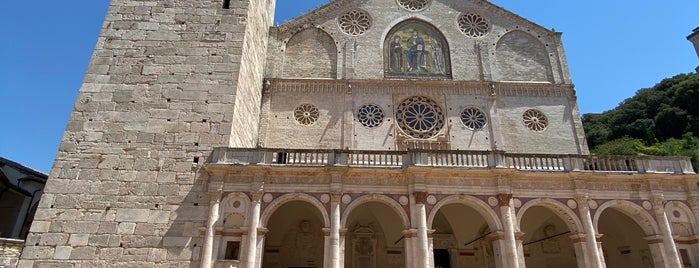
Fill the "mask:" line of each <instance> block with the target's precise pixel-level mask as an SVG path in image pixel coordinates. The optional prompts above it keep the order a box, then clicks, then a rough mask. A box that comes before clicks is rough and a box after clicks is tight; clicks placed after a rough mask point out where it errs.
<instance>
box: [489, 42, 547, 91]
mask: <svg viewBox="0 0 699 268" xmlns="http://www.w3.org/2000/svg"><path fill="white" fill-rule="evenodd" d="M495 66H496V70H497V71H496V73H495V74H494V75H495V77H494V80H495V81H537V82H543V81H545V82H553V73H552V70H551V61H550V60H549V57H548V53H547V52H546V47H545V46H544V44H542V43H541V42H540V41H539V40H537V39H536V38H534V36H532V35H530V34H528V33H525V32H522V31H512V32H509V33H507V34H505V35H504V36H503V37H502V38H500V40H498V43H497V46H496V47H495Z"/></svg>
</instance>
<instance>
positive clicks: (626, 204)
mask: <svg viewBox="0 0 699 268" xmlns="http://www.w3.org/2000/svg"><path fill="white" fill-rule="evenodd" d="M608 208H613V209H617V210H618V211H619V212H621V213H623V214H624V215H626V216H628V217H629V218H631V219H632V220H633V221H634V222H636V224H638V226H639V227H641V229H642V230H643V232H644V233H645V234H646V235H655V234H659V233H660V231H659V229H658V223H657V222H655V219H654V218H653V217H652V216H651V215H650V214H648V212H647V211H646V210H645V209H643V208H642V207H640V206H639V205H636V204H634V203H632V202H630V201H627V200H610V201H607V202H605V203H604V204H602V205H601V206H599V208H597V211H596V212H595V217H594V218H593V220H592V221H593V222H592V223H593V225H594V226H595V232H597V233H599V218H600V216H601V215H602V212H604V211H605V210H606V209H608Z"/></svg>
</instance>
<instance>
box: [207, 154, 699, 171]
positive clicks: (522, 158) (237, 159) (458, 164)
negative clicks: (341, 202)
mask: <svg viewBox="0 0 699 268" xmlns="http://www.w3.org/2000/svg"><path fill="white" fill-rule="evenodd" d="M207 164H228V165H269V166H305V167H313V166H319V167H320V166H349V167H376V168H404V167H409V166H418V167H445V168H480V169H488V168H509V169H517V170H522V171H538V172H584V171H587V172H610V173H614V172H616V173H664V174H695V173H694V169H693V167H692V163H691V160H690V158H689V157H650V156H598V155H555V154H512V153H505V152H500V151H448V150H444V151H438V150H409V151H353V150H305V149H270V148H217V149H215V150H214V151H213V153H212V154H211V156H210V157H209V159H208V160H207Z"/></svg>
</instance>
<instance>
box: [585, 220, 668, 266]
mask: <svg viewBox="0 0 699 268" xmlns="http://www.w3.org/2000/svg"><path fill="white" fill-rule="evenodd" d="M629 213H630V212H628V211H624V210H621V209H619V208H617V207H610V208H607V209H604V210H603V211H602V213H601V214H600V215H599V220H598V222H597V229H598V230H599V234H601V235H602V251H603V253H604V261H605V263H606V265H607V268H625V267H639V268H654V267H658V268H659V267H663V263H662V260H654V259H653V254H652V253H651V248H650V246H649V244H648V243H649V240H646V239H645V238H646V237H648V236H649V235H652V233H648V232H647V231H646V230H644V229H643V228H641V226H640V225H639V224H638V222H637V221H636V220H634V219H632V218H631V217H629V216H628V214H629ZM640 213H643V212H640V211H637V212H636V216H634V218H636V217H641V215H640ZM647 228H651V227H647ZM655 247H658V250H659V247H660V244H657V243H656V244H655ZM658 259H659V258H658ZM656 261H659V262H658V263H656Z"/></svg>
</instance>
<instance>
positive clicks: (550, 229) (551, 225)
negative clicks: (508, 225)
mask: <svg viewBox="0 0 699 268" xmlns="http://www.w3.org/2000/svg"><path fill="white" fill-rule="evenodd" d="M520 230H521V231H522V232H524V236H523V237H522V246H523V250H524V260H525V262H526V265H527V267H570V268H573V267H578V263H577V259H576V254H575V247H574V246H573V241H572V240H571V239H570V235H572V234H573V231H574V230H571V228H570V227H569V226H568V224H566V222H565V221H564V220H563V219H561V217H560V216H558V215H557V214H556V213H554V211H552V210H551V209H549V208H547V207H544V206H533V207H530V208H528V209H527V210H526V211H525V212H524V214H523V215H522V218H521V221H520Z"/></svg>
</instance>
